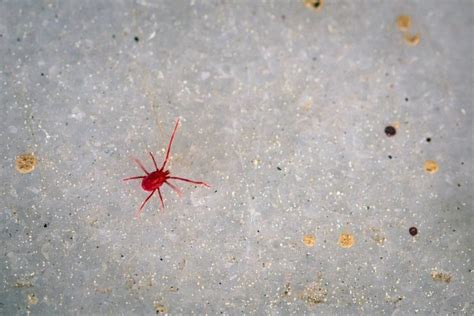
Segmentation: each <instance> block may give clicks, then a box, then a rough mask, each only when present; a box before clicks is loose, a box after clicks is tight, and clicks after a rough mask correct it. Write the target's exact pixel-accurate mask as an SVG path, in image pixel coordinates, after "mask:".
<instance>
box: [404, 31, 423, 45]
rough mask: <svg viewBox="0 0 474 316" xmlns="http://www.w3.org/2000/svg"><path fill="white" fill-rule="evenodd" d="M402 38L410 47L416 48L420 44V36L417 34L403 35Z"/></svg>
mask: <svg viewBox="0 0 474 316" xmlns="http://www.w3.org/2000/svg"><path fill="white" fill-rule="evenodd" d="M403 38H404V39H405V43H407V44H408V45H410V46H416V45H418V43H419V42H420V35H419V34H415V35H410V34H408V33H405V34H404V35H403Z"/></svg>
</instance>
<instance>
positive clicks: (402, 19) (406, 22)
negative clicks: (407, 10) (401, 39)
mask: <svg viewBox="0 0 474 316" xmlns="http://www.w3.org/2000/svg"><path fill="white" fill-rule="evenodd" d="M397 26H398V29H399V30H400V31H402V32H406V31H408V29H409V28H410V27H411V17H409V16H408V15H400V16H399V17H398V18H397Z"/></svg>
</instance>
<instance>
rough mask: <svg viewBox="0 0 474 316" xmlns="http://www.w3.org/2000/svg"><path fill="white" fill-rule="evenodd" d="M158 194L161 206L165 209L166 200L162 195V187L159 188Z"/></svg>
mask: <svg viewBox="0 0 474 316" xmlns="http://www.w3.org/2000/svg"><path fill="white" fill-rule="evenodd" d="M158 195H159V196H160V201H161V208H162V209H163V210H164V209H165V202H163V197H162V196H161V191H160V189H158Z"/></svg>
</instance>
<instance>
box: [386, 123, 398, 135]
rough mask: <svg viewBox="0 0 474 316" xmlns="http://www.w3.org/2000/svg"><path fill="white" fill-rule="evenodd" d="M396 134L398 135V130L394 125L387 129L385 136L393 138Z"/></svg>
mask: <svg viewBox="0 0 474 316" xmlns="http://www.w3.org/2000/svg"><path fill="white" fill-rule="evenodd" d="M396 133H397V130H396V129H395V127H393V126H392V125H389V126H387V127H385V134H386V135H387V136H389V137H391V136H393V135H395V134H396Z"/></svg>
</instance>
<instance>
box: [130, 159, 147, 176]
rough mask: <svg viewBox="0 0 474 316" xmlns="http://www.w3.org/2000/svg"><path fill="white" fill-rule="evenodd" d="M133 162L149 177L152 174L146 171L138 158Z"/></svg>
mask: <svg viewBox="0 0 474 316" xmlns="http://www.w3.org/2000/svg"><path fill="white" fill-rule="evenodd" d="M132 159H133V161H135V163H136V164H137V165H138V166H139V167H140V169H142V170H143V172H145V173H146V174H147V175H149V174H150V173H149V172H148V171H146V169H145V167H144V166H143V164H142V162H141V161H140V160H138V159H137V158H132Z"/></svg>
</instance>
